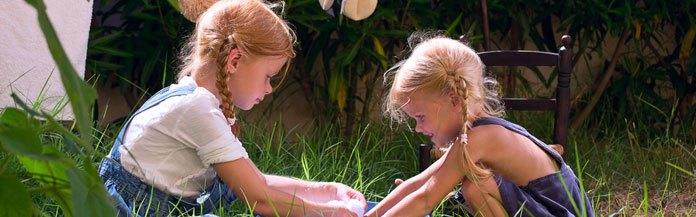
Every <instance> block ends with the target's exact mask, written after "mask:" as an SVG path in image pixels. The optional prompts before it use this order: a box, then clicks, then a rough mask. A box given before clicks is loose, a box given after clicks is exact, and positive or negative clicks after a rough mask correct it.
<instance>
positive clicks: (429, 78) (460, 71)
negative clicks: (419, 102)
mask: <svg viewBox="0 0 696 217" xmlns="http://www.w3.org/2000/svg"><path fill="white" fill-rule="evenodd" d="M421 41H422V42H421ZM418 42H420V43H418ZM416 43H417V45H416V46H415V48H413V52H412V53H411V55H410V56H409V57H408V58H407V59H406V60H403V61H401V62H399V63H397V64H396V65H395V66H394V67H392V68H390V69H389V70H388V73H387V74H394V76H393V82H392V86H391V88H389V92H388V94H387V97H386V99H385V103H384V113H385V115H387V116H389V117H391V118H392V120H394V121H396V122H405V120H406V115H405V113H404V112H403V110H402V107H403V106H404V105H405V103H407V102H408V97H409V95H410V94H412V93H414V92H415V91H417V90H424V91H428V92H435V91H439V92H440V94H446V93H447V92H449V91H453V92H454V93H455V94H456V95H455V96H457V97H458V98H459V100H460V102H462V105H464V106H462V123H464V124H463V125H462V129H461V132H460V133H461V135H463V136H466V133H467V131H468V129H469V128H470V127H471V126H470V125H471V123H470V122H471V120H475V119H476V118H478V117H476V114H472V113H471V112H469V111H471V110H472V109H473V108H475V107H474V106H480V107H481V109H482V110H483V112H484V113H485V114H487V115H490V116H496V117H501V116H503V115H504V113H505V111H504V106H503V104H502V101H501V100H500V97H499V96H498V85H497V82H496V81H495V79H493V78H491V77H487V76H484V72H485V66H484V65H483V62H482V61H481V59H480V58H479V56H478V55H477V54H476V51H474V50H473V49H471V48H470V47H469V46H467V45H466V44H464V43H461V42H459V41H456V40H453V39H450V38H447V37H445V36H443V35H439V34H433V33H415V34H413V35H412V36H411V37H409V44H410V45H411V47H413V44H416ZM385 81H386V79H385ZM459 139H460V141H461V143H462V144H463V145H466V144H467V141H466V139H465V138H459ZM462 152H463V153H462V157H463V162H462V165H464V166H465V167H464V174H465V175H467V176H469V177H472V178H476V179H480V178H484V177H487V176H489V175H490V172H489V171H488V170H485V169H483V168H481V167H479V166H478V165H476V163H475V162H473V161H472V160H471V158H470V157H469V153H468V151H466V149H465V148H464V147H462Z"/></svg>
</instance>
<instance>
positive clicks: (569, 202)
mask: <svg viewBox="0 0 696 217" xmlns="http://www.w3.org/2000/svg"><path fill="white" fill-rule="evenodd" d="M482 125H499V126H503V127H505V128H506V129H508V130H510V131H513V132H515V133H518V134H520V135H522V136H525V137H527V138H529V139H530V140H532V142H534V144H536V145H537V146H539V148H541V149H542V150H544V151H545V152H546V153H547V154H548V155H549V156H551V157H552V158H553V159H554V160H555V161H556V162H558V165H560V170H559V171H558V172H555V173H553V174H549V175H546V176H543V177H540V178H537V179H534V180H532V181H530V182H529V183H528V184H527V185H526V186H517V185H516V184H515V183H513V182H511V181H509V180H507V179H505V177H502V176H500V175H495V180H496V182H497V183H498V188H499V189H500V196H501V199H502V202H503V207H505V211H507V213H508V215H510V216H590V217H592V216H594V211H593V210H592V204H591V203H590V200H589V198H588V197H587V194H586V193H585V192H583V191H581V190H580V183H579V181H578V178H577V177H576V176H575V174H574V173H573V170H572V169H571V168H570V166H568V165H567V164H566V163H565V162H564V161H563V158H562V157H561V156H560V155H559V154H558V153H557V152H555V151H553V150H552V149H551V147H550V146H548V145H547V144H546V143H544V142H542V141H541V140H539V139H537V138H536V137H534V136H532V135H531V134H530V133H529V132H528V131H527V130H526V129H524V128H523V127H521V126H519V125H517V124H514V123H512V122H509V121H507V120H505V119H501V118H494V117H484V118H479V119H477V120H476V121H474V123H473V124H472V127H476V126H482Z"/></svg>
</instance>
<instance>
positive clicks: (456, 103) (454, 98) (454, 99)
mask: <svg viewBox="0 0 696 217" xmlns="http://www.w3.org/2000/svg"><path fill="white" fill-rule="evenodd" d="M447 98H448V99H449V101H450V105H452V107H454V108H457V109H458V108H461V106H462V99H461V97H459V95H457V93H456V92H455V91H453V90H452V89H449V90H447Z"/></svg>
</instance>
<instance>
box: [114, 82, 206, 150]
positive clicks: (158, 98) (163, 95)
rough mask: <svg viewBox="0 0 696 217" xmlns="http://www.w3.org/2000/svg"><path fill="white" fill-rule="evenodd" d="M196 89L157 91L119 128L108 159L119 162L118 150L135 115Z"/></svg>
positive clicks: (191, 87) (190, 87)
mask: <svg viewBox="0 0 696 217" xmlns="http://www.w3.org/2000/svg"><path fill="white" fill-rule="evenodd" d="M195 89H196V87H195V86H189V85H187V86H183V87H178V88H175V89H171V88H170V87H165V88H163V89H162V90H160V91H157V93H155V95H152V97H150V99H148V100H147V101H145V103H144V104H143V106H141V107H140V108H139V109H138V110H137V111H136V112H135V113H133V114H132V115H131V116H130V118H128V120H127V121H126V122H125V123H124V124H123V127H122V128H121V131H120V132H119V133H118V136H116V140H114V145H113V147H111V151H110V152H109V155H108V157H109V158H111V159H113V160H115V161H116V162H121V156H120V155H121V154H120V153H119V151H118V149H119V147H121V145H122V144H123V136H124V135H125V134H126V131H127V130H128V126H129V125H130V122H131V121H132V120H133V117H135V116H136V115H138V114H140V113H141V112H143V111H145V110H148V109H150V108H152V107H154V106H156V105H158V104H159V103H161V102H162V101H164V100H166V99H168V98H170V97H175V96H181V95H186V94H190V93H193V91H194V90H195Z"/></svg>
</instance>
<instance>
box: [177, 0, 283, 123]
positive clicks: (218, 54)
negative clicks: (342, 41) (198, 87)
mask: <svg viewBox="0 0 696 217" xmlns="http://www.w3.org/2000/svg"><path fill="white" fill-rule="evenodd" d="M183 3H187V4H186V5H183ZM194 3H195V4H194ZM182 6H187V8H184V9H183V11H184V12H185V13H184V14H185V15H186V17H187V18H189V19H191V20H195V21H196V28H195V31H194V33H193V34H192V35H191V37H189V40H188V43H187V44H186V45H185V47H184V48H183V49H182V53H181V59H182V65H181V67H180V71H179V74H178V77H179V78H181V77H184V76H187V75H191V73H192V72H200V71H202V70H215V71H216V76H217V82H216V85H217V88H218V89H219V91H220V98H221V101H222V103H220V109H221V110H222V112H223V114H224V115H225V117H226V118H229V119H234V118H235V112H234V108H233V106H232V102H231V100H230V98H229V97H230V92H229V89H228V87H227V82H226V81H227V79H228V75H229V73H228V72H227V70H226V67H225V66H226V63H227V58H228V55H229V53H230V51H231V50H232V49H233V48H238V49H239V50H240V53H241V54H242V55H248V56H284V57H287V58H288V63H287V64H286V65H285V70H284V74H285V73H287V70H288V68H289V62H290V61H289V60H290V59H292V58H294V57H295V51H294V50H293V46H294V44H295V42H296V37H295V33H294V32H293V31H292V29H290V27H289V26H288V24H287V23H286V22H285V21H284V20H283V19H282V18H281V17H280V16H279V15H277V14H276V13H275V12H274V11H273V10H272V9H274V8H278V7H279V8H282V7H284V5H283V3H282V2H281V3H275V4H267V3H265V2H262V1H260V0H221V1H217V2H216V1H210V0H206V1H183V2H182ZM204 9H205V11H204V12H203V11H202V10H204ZM281 14H282V12H281Z"/></svg>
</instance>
